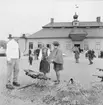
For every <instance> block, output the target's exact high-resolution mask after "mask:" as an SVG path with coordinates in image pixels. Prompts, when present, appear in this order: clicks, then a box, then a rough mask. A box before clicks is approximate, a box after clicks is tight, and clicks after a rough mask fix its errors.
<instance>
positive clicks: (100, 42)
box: [19, 13, 103, 54]
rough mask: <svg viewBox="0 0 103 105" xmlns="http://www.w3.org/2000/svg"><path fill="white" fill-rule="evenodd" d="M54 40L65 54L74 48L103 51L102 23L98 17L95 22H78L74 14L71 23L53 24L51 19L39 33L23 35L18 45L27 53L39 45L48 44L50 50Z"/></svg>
mask: <svg viewBox="0 0 103 105" xmlns="http://www.w3.org/2000/svg"><path fill="white" fill-rule="evenodd" d="M55 40H56V41H58V42H59V43H60V48H61V49H62V51H63V52H64V53H66V54H68V53H69V52H71V51H72V48H73V47H74V46H80V48H81V49H83V50H87V49H94V50H95V51H96V52H99V51H100V50H103V22H101V18H100V17H97V18H96V21H88V22H87V21H84V22H83V21H79V20H78V15H77V14H76V13H75V15H74V16H73V21H72V22H54V19H53V18H51V21H50V23H48V24H47V25H45V26H43V27H42V29H41V30H40V31H38V32H36V33H34V34H32V35H30V36H28V37H25V35H23V36H22V37H21V38H20V40H19V44H20V46H21V51H22V52H27V51H28V49H29V48H31V49H33V50H34V49H36V48H37V47H38V44H40V43H44V44H45V45H47V44H49V45H50V46H51V48H52V43H53V41H55Z"/></svg>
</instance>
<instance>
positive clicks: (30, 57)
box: [29, 49, 33, 65]
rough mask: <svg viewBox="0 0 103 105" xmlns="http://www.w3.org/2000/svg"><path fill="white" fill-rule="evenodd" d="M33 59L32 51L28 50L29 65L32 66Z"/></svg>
mask: <svg viewBox="0 0 103 105" xmlns="http://www.w3.org/2000/svg"><path fill="white" fill-rule="evenodd" d="M32 61H33V57H32V51H31V49H29V64H30V65H32Z"/></svg>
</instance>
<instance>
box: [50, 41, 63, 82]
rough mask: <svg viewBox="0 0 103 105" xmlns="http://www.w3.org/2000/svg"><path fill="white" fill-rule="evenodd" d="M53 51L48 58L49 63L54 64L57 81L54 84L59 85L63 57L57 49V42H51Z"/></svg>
mask: <svg viewBox="0 0 103 105" xmlns="http://www.w3.org/2000/svg"><path fill="white" fill-rule="evenodd" d="M53 45H54V49H53V51H52V52H51V54H50V56H49V61H50V62H52V63H53V64H54V70H55V73H56V77H57V80H56V81H55V82H56V84H59V83H60V71H61V70H63V55H62V51H61V50H60V49H59V48H58V47H59V43H58V42H57V41H54V42H53Z"/></svg>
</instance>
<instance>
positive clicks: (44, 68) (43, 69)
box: [39, 48, 50, 76]
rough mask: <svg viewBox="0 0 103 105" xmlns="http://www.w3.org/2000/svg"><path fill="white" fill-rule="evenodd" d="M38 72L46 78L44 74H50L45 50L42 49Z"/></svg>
mask: <svg viewBox="0 0 103 105" xmlns="http://www.w3.org/2000/svg"><path fill="white" fill-rule="evenodd" d="M39 71H40V72H42V73H44V75H45V76H46V73H49V72H50V64H49V62H48V52H47V48H43V49H42V59H41V61H40V68H39Z"/></svg>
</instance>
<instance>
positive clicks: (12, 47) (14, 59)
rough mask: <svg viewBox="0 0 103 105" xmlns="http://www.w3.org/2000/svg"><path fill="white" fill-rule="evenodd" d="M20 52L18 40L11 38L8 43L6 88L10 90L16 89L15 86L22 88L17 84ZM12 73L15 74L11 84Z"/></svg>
mask: <svg viewBox="0 0 103 105" xmlns="http://www.w3.org/2000/svg"><path fill="white" fill-rule="evenodd" d="M19 51H20V50H19V45H18V42H17V39H13V38H12V37H10V38H9V42H8V43H7V50H6V56H7V84H6V88H8V89H14V86H20V84H19V83H18V82H17V79H18V73H19V62H18V60H19V57H20V52H19ZM12 73H13V81H12V83H11V77H12ZM12 84H13V85H14V86H13V85H12Z"/></svg>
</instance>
